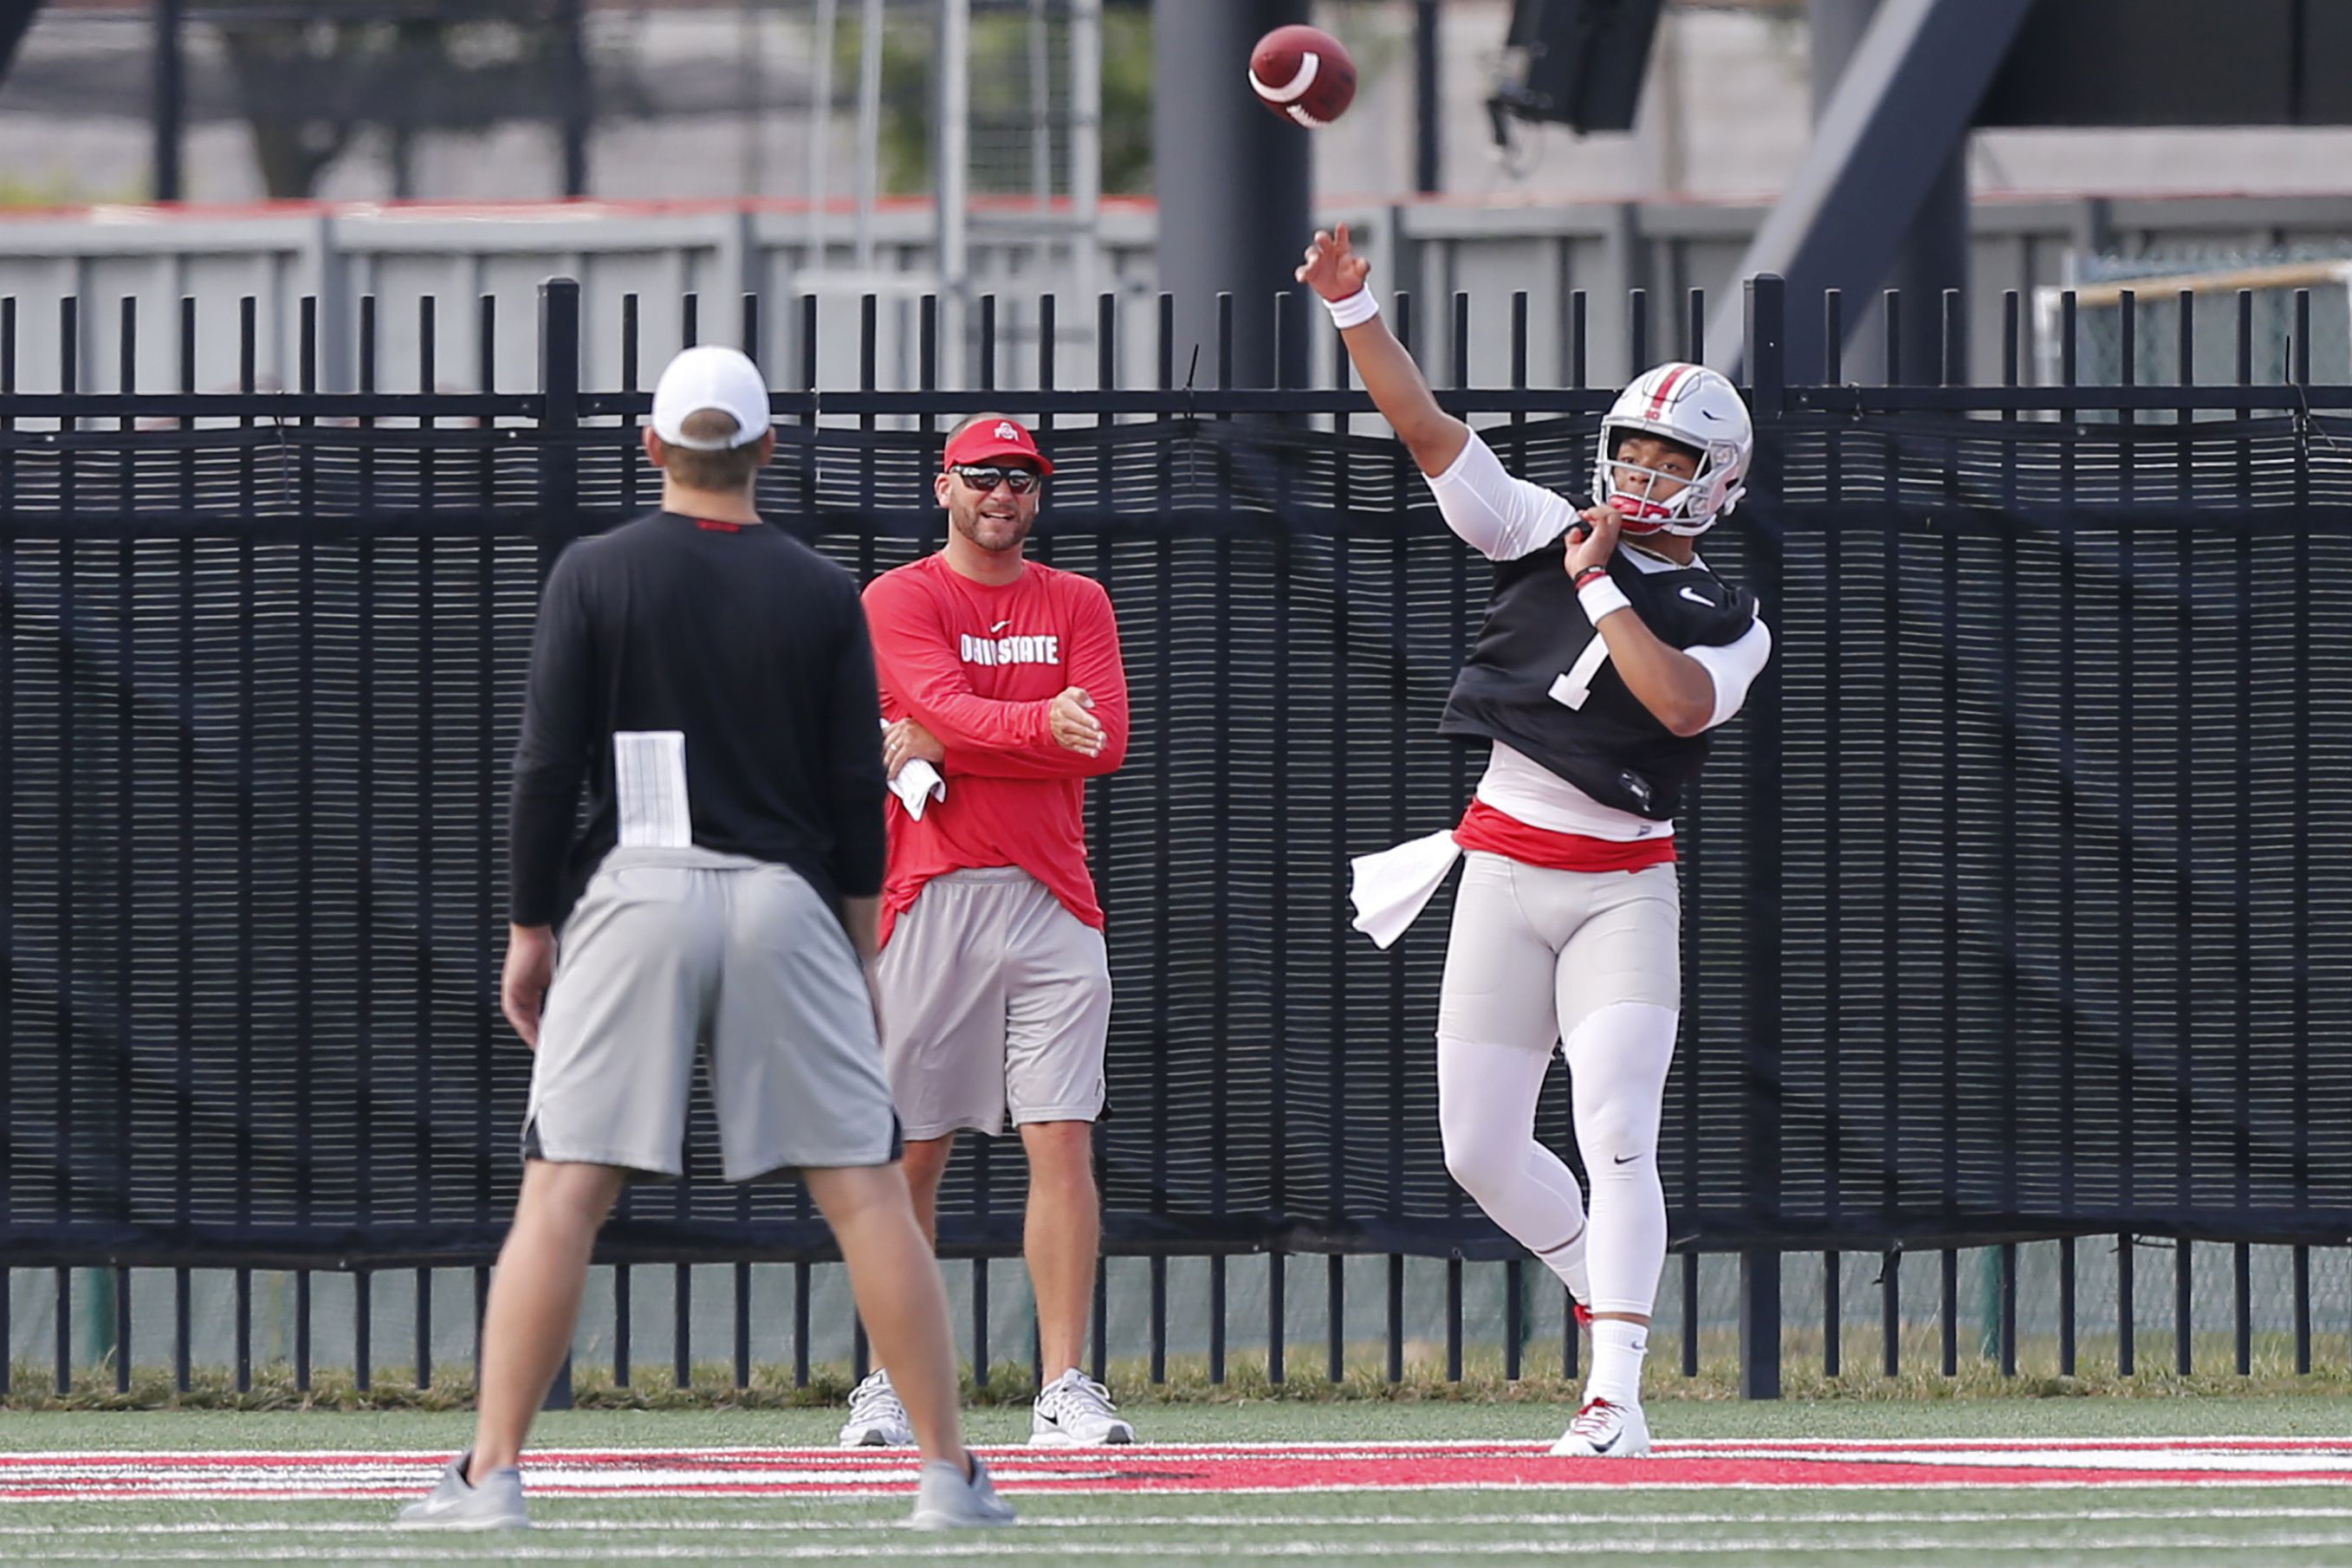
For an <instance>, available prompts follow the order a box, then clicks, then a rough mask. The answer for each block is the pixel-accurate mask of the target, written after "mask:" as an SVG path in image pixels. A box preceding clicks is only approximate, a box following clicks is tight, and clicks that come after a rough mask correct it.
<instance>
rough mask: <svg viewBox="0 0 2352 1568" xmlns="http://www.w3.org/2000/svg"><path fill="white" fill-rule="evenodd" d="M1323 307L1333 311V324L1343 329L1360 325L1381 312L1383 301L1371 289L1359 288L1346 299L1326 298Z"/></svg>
mask: <svg viewBox="0 0 2352 1568" xmlns="http://www.w3.org/2000/svg"><path fill="white" fill-rule="evenodd" d="M1323 308H1324V309H1325V310H1328V311H1330V312H1331V324H1332V325H1333V326H1335V327H1337V328H1339V330H1340V331H1343V332H1344V331H1347V330H1348V329H1349V327H1360V326H1362V325H1363V324H1364V323H1365V322H1366V321H1370V320H1371V319H1372V318H1373V317H1374V316H1377V315H1379V314H1380V313H1381V302H1380V301H1379V300H1376V299H1374V298H1373V297H1372V291H1371V290H1370V289H1357V290H1356V291H1355V292H1354V293H1352V294H1350V295H1349V296H1348V297H1347V298H1346V299H1344V300H1324V301H1323Z"/></svg>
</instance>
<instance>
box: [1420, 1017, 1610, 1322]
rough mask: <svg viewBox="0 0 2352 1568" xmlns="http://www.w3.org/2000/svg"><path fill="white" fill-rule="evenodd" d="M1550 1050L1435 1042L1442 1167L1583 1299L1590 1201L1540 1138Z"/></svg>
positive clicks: (1588, 1288) (1585, 1297)
mask: <svg viewBox="0 0 2352 1568" xmlns="http://www.w3.org/2000/svg"><path fill="white" fill-rule="evenodd" d="M1550 1067H1551V1053H1550V1052H1549V1051H1531V1050H1529V1049H1528V1048H1527V1047H1525V1046H1519V1045H1507V1046H1502V1045H1486V1044H1480V1043H1476V1042H1474V1041H1469V1040H1453V1039H1448V1038H1446V1037H1444V1036H1443V1035H1441V1036H1439V1037H1438V1039H1437V1125H1438V1130H1439V1131H1440V1132H1441V1133H1442V1134H1443V1135H1444V1141H1445V1168H1446V1170H1447V1171H1448V1172H1449V1173H1451V1174H1452V1175H1453V1177H1454V1180H1455V1181H1457V1182H1459V1183H1461V1184H1462V1190H1463V1191H1464V1192H1466V1193H1468V1194H1470V1195H1471V1196H1472V1197H1473V1198H1475V1199H1476V1200H1477V1201H1478V1206H1479V1207H1480V1208H1482V1209H1485V1210H1486V1215H1487V1217H1488V1218H1490V1219H1492V1220H1493V1221H1494V1222H1495V1223H1496V1225H1499V1226H1502V1227H1503V1228H1504V1229H1505V1230H1506V1231H1507V1232H1509V1233H1510V1235H1511V1236H1512V1237H1513V1238H1515V1239H1516V1240H1517V1242H1518V1243H1519V1245H1520V1246H1522V1247H1526V1248H1527V1249H1528V1251H1530V1252H1532V1253H1534V1254H1535V1255H1536V1256H1537V1257H1538V1258H1541V1259H1542V1260H1543V1262H1544V1264H1545V1265H1546V1266H1547V1267H1549V1268H1550V1269H1551V1270H1552V1272H1553V1273H1555V1274H1557V1275H1559V1278H1560V1281H1561V1283H1563V1284H1565V1285H1566V1286H1567V1287H1568V1289H1569V1290H1570V1293H1571V1294H1572V1295H1574V1296H1575V1297H1576V1299H1577V1300H1580V1301H1582V1300H1589V1299H1590V1298H1591V1294H1592V1287H1591V1281H1590V1280H1588V1279H1586V1278H1585V1257H1586V1252H1585V1246H1584V1242H1585V1235H1584V1229H1585V1226H1584V1194H1582V1193H1581V1192H1580V1191H1579V1190H1578V1188H1577V1185H1576V1177H1575V1175H1574V1174H1573V1173H1570V1170H1569V1168H1568V1166H1567V1165H1566V1164H1565V1163H1563V1162H1562V1161H1561V1160H1560V1157H1559V1155H1557V1154H1555V1153H1553V1152H1551V1151H1550V1150H1549V1149H1547V1148H1545V1147H1544V1146H1543V1145H1542V1144H1541V1143H1540V1142H1537V1141H1536V1098H1537V1096H1538V1095H1539V1094H1541V1093H1542V1092H1543V1081H1544V1075H1545V1073H1546V1072H1548V1071H1549V1069H1550Z"/></svg>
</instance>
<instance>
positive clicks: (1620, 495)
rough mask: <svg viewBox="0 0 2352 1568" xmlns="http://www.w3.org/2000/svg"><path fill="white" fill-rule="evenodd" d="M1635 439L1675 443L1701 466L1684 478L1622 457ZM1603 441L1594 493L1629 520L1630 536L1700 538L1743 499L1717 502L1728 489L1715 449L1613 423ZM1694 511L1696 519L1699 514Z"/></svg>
mask: <svg viewBox="0 0 2352 1568" xmlns="http://www.w3.org/2000/svg"><path fill="white" fill-rule="evenodd" d="M1633 436H1647V437H1652V438H1654V439H1656V440H1660V441H1664V442H1667V443H1670V444H1671V445H1673V446H1674V447H1677V448H1678V449H1680V450H1681V451H1682V452H1684V453H1685V454H1686V455H1687V456H1688V457H1689V458H1690V459H1691V461H1692V462H1693V464H1695V465H1696V468H1695V471H1694V472H1693V473H1692V474H1691V476H1690V477H1689V478H1688V479H1685V478H1684V477H1683V476H1682V475H1680V474H1674V473H1668V472H1667V471H1666V470H1664V469H1663V468H1648V467H1645V466H1643V464H1640V463H1633V462H1628V461H1626V460H1625V459H1624V458H1620V457H1619V456H1618V455H1617V452H1618V448H1619V447H1622V446H1623V445H1624V443H1625V441H1626V439H1627V438H1628V437H1633ZM1601 454H1602V455H1601V459H1600V461H1599V463H1598V464H1596V465H1595V467H1596V469H1597V471H1596V473H1595V474H1594V476H1593V485H1592V489H1593V493H1594V494H1596V495H1598V496H1600V497H1601V498H1602V500H1603V502H1604V504H1606V505H1608V506H1610V507H1612V508H1614V509H1615V510H1616V511H1617V512H1618V514H1619V515H1620V516H1622V517H1623V518H1624V520H1625V524H1624V530H1623V531H1624V532H1625V533H1626V534H1628V535H1633V536H1639V535H1642V534H1649V533H1678V534H1682V535H1684V536H1685V537H1695V536H1696V535H1698V534H1702V533H1705V532H1706V531H1707V530H1708V529H1710V528H1712V527H1714V526H1715V520H1716V519H1717V516H1719V515H1720V514H1721V513H1723V512H1724V511H1727V510H1730V509H1729V507H1728V505H1727V504H1725V500H1737V499H1738V498H1737V497H1736V496H1733V497H1730V498H1723V499H1718V498H1717V491H1719V490H1720V489H1722V488H1723V486H1722V484H1721V483H1720V479H1721V476H1722V473H1723V470H1724V467H1725V465H1724V462H1723V461H1722V460H1721V458H1720V457H1719V455H1718V454H1717V452H1716V451H1715V450H1713V449H1712V448H1702V447H1694V446H1692V445H1691V444H1690V443H1689V442H1687V441H1685V440H1683V439H1681V438H1680V437H1677V436H1675V435H1672V434H1670V433H1668V432H1666V431H1664V430H1649V429H1642V428H1640V427H1638V426H1623V425H1617V424H1613V423H1612V424H1609V425H1604V426H1602V429H1601ZM1667 489H1673V493H1672V494H1671V495H1669V496H1667V498H1666V499H1665V500H1662V501H1661V500H1652V499H1650V498H1652V497H1653V496H1655V495H1657V494H1658V493H1660V492H1661V491H1664V490H1667ZM1699 509H1703V510H1699ZM1695 510H1696V511H1697V515H1694V511H1695Z"/></svg>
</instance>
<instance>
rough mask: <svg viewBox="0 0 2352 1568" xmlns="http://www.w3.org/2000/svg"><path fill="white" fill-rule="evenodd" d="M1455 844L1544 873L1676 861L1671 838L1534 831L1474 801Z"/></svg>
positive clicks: (1630, 867)
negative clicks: (1629, 837)
mask: <svg viewBox="0 0 2352 1568" xmlns="http://www.w3.org/2000/svg"><path fill="white" fill-rule="evenodd" d="M1454 843H1456V844H1459V845H1460V846H1462V847H1463V848H1465V849H1483V850H1485V851H1486V853H1488V854H1490V855H1503V856H1507V857H1508V858H1511V859H1513V860H1517V861H1518V862H1519V863H1520V864H1521V865H1523V866H1534V867H1538V868H1540V869H1543V870H1546V871H1640V870H1643V869H1645V868H1649V867H1652V866H1671V865H1673V864H1674V862H1675V840H1674V836H1673V835H1672V834H1668V835H1667V836H1665V837H1662V838H1636V839H1633V840H1631V841H1620V840H1618V839H1614V838H1587V837H1585V836H1584V835H1582V834H1580V833H1553V832H1550V831H1549V830H1548V829H1545V828H1541V827H1530V826H1528V825H1527V824H1526V823H1524V822H1521V821H1520V820H1519V819H1518V818H1517V817H1516V816H1510V815H1508V814H1507V813H1505V812H1501V811H1497V810H1496V809H1495V807H1493V806H1491V805H1487V804H1486V802H1485V801H1483V800H1479V799H1477V798H1475V796H1474V797H1473V798H1472V800H1471V802H1470V809H1469V810H1468V811H1466V812H1465V813H1463V815H1462V826H1459V827H1457V828H1455V829H1454Z"/></svg>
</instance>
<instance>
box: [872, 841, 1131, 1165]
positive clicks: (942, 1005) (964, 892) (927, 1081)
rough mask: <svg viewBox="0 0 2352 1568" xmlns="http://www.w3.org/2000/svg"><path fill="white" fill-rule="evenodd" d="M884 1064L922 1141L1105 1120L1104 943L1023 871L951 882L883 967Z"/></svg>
mask: <svg viewBox="0 0 2352 1568" xmlns="http://www.w3.org/2000/svg"><path fill="white" fill-rule="evenodd" d="M876 974H877V978H878V979H879V980H880V982H881V986H882V1059H883V1063H884V1066H885V1068H886V1070H887V1072H888V1073H889V1075H890V1090H891V1093H892V1094H893V1095H895V1096H896V1097H897V1099H898V1114H899V1116H901V1117H902V1118H904V1119H905V1121H906V1124H907V1136H908V1137H909V1138H944V1137H946V1136H947V1135H948V1134H949V1133H950V1132H953V1131H957V1130H958V1129H959V1128H965V1127H969V1128H971V1129H972V1130H973V1131H979V1132H986V1133H989V1134H990V1135H992V1136H993V1135H995V1134H997V1133H1000V1132H1002V1131H1004V1117H1005V1112H1006V1111H1007V1110H1010V1111H1011V1112H1012V1114H1013V1122H1014V1124H1015V1125H1019V1124H1021V1123H1024V1122H1030V1121H1094V1120H1095V1119H1096V1118H1097V1117H1098V1116H1100V1115H1101V1114H1102V1108H1103V1053H1104V1051H1105V1049H1106V1048H1107V1047H1108V1045H1109V1042H1110V960H1109V956H1108V952H1106V951H1105V949H1104V947H1103V938H1102V932H1100V931H1097V930H1095V929H1094V927H1092V926H1090V925H1088V924H1087V923H1086V922H1085V921H1082V920H1080V919H1078V917H1077V916H1076V915H1074V914H1072V913H1070V911H1069V910H1066V909H1065V908H1063V907H1062V901H1061V900H1059V899H1056V898H1055V897H1054V895H1053V894H1052V893H1051V892H1049V891H1047V890H1046V889H1045V884H1044V883H1042V882H1040V881H1038V880H1037V879H1035V878H1034V877H1032V876H1031V875H1030V874H1029V873H1028V872H1026V871H1024V870H1022V869H1021V868H1018V867H1014V866H992V867H989V868H986V869H984V870H976V871H950V872H949V873H948V874H947V875H945V876H942V877H936V878H934V879H931V880H930V881H929V882H928V883H926V884H925V885H924V888H923V890H922V893H921V894H920V895H919V897H918V898H917V899H916V900H915V906H914V908H912V909H910V910H908V911H907V912H906V913H905V914H903V915H901V916H899V917H898V924H897V926H896V927H894V928H893V929H892V931H891V932H890V941H889V944H888V945H887V946H886V947H884V948H883V950H882V962H881V963H880V964H878V965H877V969H876Z"/></svg>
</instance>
